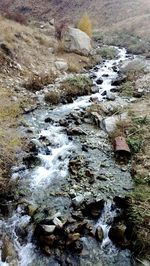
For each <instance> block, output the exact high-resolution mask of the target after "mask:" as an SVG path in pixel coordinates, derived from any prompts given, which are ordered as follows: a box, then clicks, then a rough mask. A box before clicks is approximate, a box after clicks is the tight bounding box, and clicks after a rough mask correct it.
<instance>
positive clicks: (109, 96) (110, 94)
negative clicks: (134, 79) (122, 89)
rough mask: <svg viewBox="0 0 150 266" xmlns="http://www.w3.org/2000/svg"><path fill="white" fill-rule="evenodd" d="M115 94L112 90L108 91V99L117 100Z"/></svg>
mask: <svg viewBox="0 0 150 266" xmlns="http://www.w3.org/2000/svg"><path fill="white" fill-rule="evenodd" d="M115 98H116V97H115V95H114V94H113V93H112V92H110V91H107V94H106V99H107V100H109V101H114V100H115Z"/></svg>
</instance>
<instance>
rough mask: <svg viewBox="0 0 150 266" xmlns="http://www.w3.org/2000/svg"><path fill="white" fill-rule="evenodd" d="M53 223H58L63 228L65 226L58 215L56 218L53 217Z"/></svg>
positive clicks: (57, 225)
mask: <svg viewBox="0 0 150 266" xmlns="http://www.w3.org/2000/svg"><path fill="white" fill-rule="evenodd" d="M53 223H54V225H56V227H58V228H62V227H63V223H62V222H61V220H60V219H58V218H57V217H55V218H54V219H53Z"/></svg>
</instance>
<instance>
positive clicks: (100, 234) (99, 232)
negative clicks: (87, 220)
mask: <svg viewBox="0 0 150 266" xmlns="http://www.w3.org/2000/svg"><path fill="white" fill-rule="evenodd" d="M95 237H96V239H97V240H98V241H101V242H102V240H103V238H104V232H103V229H102V227H101V226H100V225H99V226H98V227H97V228H96V231H95Z"/></svg>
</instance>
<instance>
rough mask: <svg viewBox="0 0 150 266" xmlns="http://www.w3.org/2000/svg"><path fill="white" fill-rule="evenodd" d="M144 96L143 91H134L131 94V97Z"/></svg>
mask: <svg viewBox="0 0 150 266" xmlns="http://www.w3.org/2000/svg"><path fill="white" fill-rule="evenodd" d="M143 95H144V91H135V92H133V97H135V98H141V97H142V96H143Z"/></svg>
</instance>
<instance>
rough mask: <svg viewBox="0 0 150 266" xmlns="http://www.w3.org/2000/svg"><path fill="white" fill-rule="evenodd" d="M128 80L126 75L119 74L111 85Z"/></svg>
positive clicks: (118, 84)
mask: <svg viewBox="0 0 150 266" xmlns="http://www.w3.org/2000/svg"><path fill="white" fill-rule="evenodd" d="M126 80H127V77H126V76H119V77H117V78H116V79H114V80H112V82H111V85H112V86H120V85H121V84H122V83H124V82H126Z"/></svg>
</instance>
